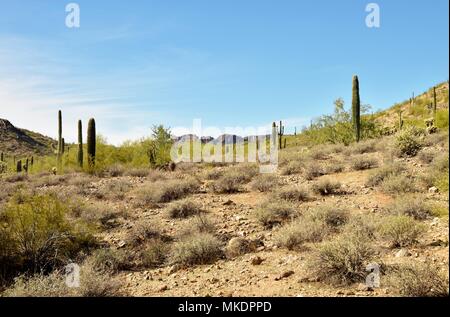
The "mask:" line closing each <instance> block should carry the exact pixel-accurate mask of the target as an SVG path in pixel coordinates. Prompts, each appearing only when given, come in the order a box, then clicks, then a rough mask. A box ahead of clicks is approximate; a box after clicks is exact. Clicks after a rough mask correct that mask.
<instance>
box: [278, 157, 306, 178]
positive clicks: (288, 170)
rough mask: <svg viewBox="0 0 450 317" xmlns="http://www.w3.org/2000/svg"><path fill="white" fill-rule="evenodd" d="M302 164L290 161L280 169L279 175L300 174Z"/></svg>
mask: <svg viewBox="0 0 450 317" xmlns="http://www.w3.org/2000/svg"><path fill="white" fill-rule="evenodd" d="M303 167H304V163H303V162H300V161H291V162H288V163H287V164H286V165H285V166H283V168H282V169H281V172H280V173H281V175H285V176H286V175H294V174H300V173H301V172H302V170H303Z"/></svg>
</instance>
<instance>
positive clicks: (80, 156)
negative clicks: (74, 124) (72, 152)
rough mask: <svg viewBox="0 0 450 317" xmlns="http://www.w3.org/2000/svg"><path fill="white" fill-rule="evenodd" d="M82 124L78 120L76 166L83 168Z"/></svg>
mask: <svg viewBox="0 0 450 317" xmlns="http://www.w3.org/2000/svg"><path fill="white" fill-rule="evenodd" d="M82 129H83V124H82V123H81V120H78V153H77V162H78V166H80V167H83V130H82Z"/></svg>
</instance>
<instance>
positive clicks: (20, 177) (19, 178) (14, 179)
mask: <svg viewBox="0 0 450 317" xmlns="http://www.w3.org/2000/svg"><path fill="white" fill-rule="evenodd" d="M4 180H5V182H7V183H18V182H26V181H28V180H29V178H28V175H27V174H14V175H10V176H7V177H5V178H4Z"/></svg>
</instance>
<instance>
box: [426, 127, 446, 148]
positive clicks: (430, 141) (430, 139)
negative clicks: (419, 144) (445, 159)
mask: <svg viewBox="0 0 450 317" xmlns="http://www.w3.org/2000/svg"><path fill="white" fill-rule="evenodd" d="M424 145H425V146H434V145H437V146H442V147H444V146H445V145H447V146H448V130H447V131H444V132H441V133H433V134H428V135H427V136H425V139H424Z"/></svg>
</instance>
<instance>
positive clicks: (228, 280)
mask: <svg viewBox="0 0 450 317" xmlns="http://www.w3.org/2000/svg"><path fill="white" fill-rule="evenodd" d="M357 80H358V79H357V77H354V78H353V103H352V107H351V109H350V110H346V107H345V105H344V103H343V101H342V100H340V99H338V100H336V102H335V105H334V107H335V109H334V114H331V115H324V116H323V117H320V118H318V119H317V120H315V121H313V122H311V125H310V126H308V127H305V128H304V129H302V131H300V130H299V131H298V133H297V131H296V133H295V134H284V133H283V132H284V131H283V122H279V121H275V123H274V125H275V126H274V129H275V131H276V135H277V136H276V138H275V143H276V146H277V149H278V148H279V153H278V155H279V157H278V168H277V170H276V172H275V173H269V174H264V173H260V170H259V164H258V162H253V163H252V162H246V163H223V162H213V163H187V162H181V163H175V162H172V161H171V159H170V155H169V152H170V148H171V146H172V145H173V144H174V142H175V141H176V140H180V136H178V137H175V136H173V135H171V133H170V129H168V128H165V127H164V126H155V127H154V128H153V134H152V136H151V137H149V138H148V139H144V140H140V141H135V142H131V143H126V144H123V145H121V146H113V145H109V144H107V143H106V142H105V141H104V139H103V138H102V136H101V131H102V126H101V120H97V122H96V121H95V120H94V119H92V120H91V121H89V123H88V124H86V123H85V122H81V121H80V122H79V130H78V133H79V135H78V140H79V142H78V143H74V144H70V143H67V144H66V143H65V142H64V139H63V136H66V137H67V136H68V135H69V134H70V133H72V132H70V131H67V130H65V129H64V120H63V118H64V117H63V115H64V113H61V112H60V113H59V114H58V117H57V114H56V113H55V120H54V122H55V125H54V129H55V131H56V130H58V131H59V139H58V140H53V139H51V138H47V137H44V136H42V135H40V134H37V133H34V132H30V131H28V130H23V129H20V128H17V127H15V126H14V125H13V124H11V123H10V122H9V121H8V120H7V119H6V118H5V119H1V120H0V152H1V162H0V164H1V165H0V171H1V173H0V189H1V190H0V296H5V297H10V296H50V297H51V296H58V297H59V296H86V297H104V296H152V297H159V296H186V297H192V296H194V297H206V296H218V297H237V296H249V297H251V296H258V297H259V296H275V297H279V296H283V297H284V296H289V297H336V296H337V297H340V296H343V297H347V296H373V297H386V296H389V297H390V296H407V297H416V296H418V297H425V296H426V297H428V296H431V297H435V296H448V291H449V284H448V281H449V280H448V279H449V264H448V254H449V247H448V238H449V228H448V224H449V218H448V208H449V201H448V199H449V187H448V183H449V178H448V172H449V152H448V151H449V144H448V142H449V140H448V137H449V136H448V82H445V83H441V84H437V85H435V86H433V87H432V88H431V89H429V90H428V91H426V92H424V93H423V94H419V95H417V96H415V97H413V98H409V99H407V100H406V101H404V102H401V103H399V104H396V105H394V106H392V107H391V108H389V109H386V110H382V111H378V112H375V113H370V112H368V111H366V112H364V111H363V110H361V109H360V107H361V105H360V102H359V85H358V83H357ZM355 81H356V82H355ZM355 83H356V84H355ZM348 86H349V90H350V88H351V85H348ZM430 86H431V85H430ZM330 112H331V111H330ZM0 114H1V113H0ZM84 125H86V126H84ZM86 131H87V133H86ZM241 137H243V138H244V137H246V136H241ZM268 137H269V136H268ZM181 139H182V140H183V142H189V140H191V142H200V141H199V138H197V139H196V140H197V141H192V140H193V139H194V137H192V136H191V137H190V138H187V140H188V141H186V138H181ZM232 139H233V138H232ZM234 139H236V138H234ZM249 140H250V138H244V142H245V145H246V146H247V147H248V146H249ZM272 141H273V140H269V139H267V143H266V145H268V146H269V144H270V142H272ZM202 144H203V143H202ZM227 146H229V144H228V145H227ZM234 146H235V145H234ZM234 146H233V144H231V149H233V150H234ZM259 146H261V145H259ZM222 149H223V153H222V154H223V155H224V154H225V152H226V151H227V150H225V145H224V146H223V147H222ZM68 264H72V265H76V267H77V268H79V270H80V271H79V273H80V284H79V285H78V286H76V287H71V286H70V285H69V284H68V283H67V276H68V275H67V274H68V272H67V265H68ZM69 273H70V272H69ZM370 277H372V279H370Z"/></svg>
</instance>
